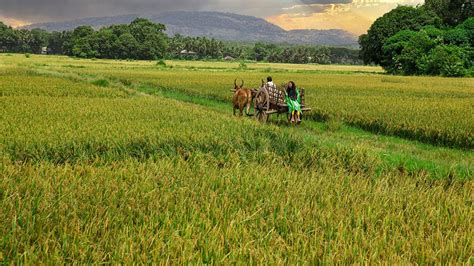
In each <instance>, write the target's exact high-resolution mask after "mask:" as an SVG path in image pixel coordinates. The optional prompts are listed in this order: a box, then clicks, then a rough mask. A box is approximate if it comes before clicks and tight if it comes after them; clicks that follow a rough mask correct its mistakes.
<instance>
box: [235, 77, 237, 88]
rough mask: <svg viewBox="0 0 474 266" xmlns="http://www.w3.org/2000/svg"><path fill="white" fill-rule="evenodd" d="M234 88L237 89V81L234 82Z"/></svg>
mask: <svg viewBox="0 0 474 266" xmlns="http://www.w3.org/2000/svg"><path fill="white" fill-rule="evenodd" d="M234 86H235V87H237V79H235V80H234Z"/></svg>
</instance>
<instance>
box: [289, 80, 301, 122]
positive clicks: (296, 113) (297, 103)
mask: <svg viewBox="0 0 474 266" xmlns="http://www.w3.org/2000/svg"><path fill="white" fill-rule="evenodd" d="M285 101H286V104H287V105H288V112H289V114H290V121H291V123H295V122H297V123H300V122H301V96H300V91H299V90H298V88H297V87H296V84H295V83H294V82H293V81H290V82H289V83H288V85H287V86H286V93H285Z"/></svg>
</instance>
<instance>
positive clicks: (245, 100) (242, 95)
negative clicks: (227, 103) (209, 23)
mask: <svg viewBox="0 0 474 266" xmlns="http://www.w3.org/2000/svg"><path fill="white" fill-rule="evenodd" d="M255 94H257V91H256V90H253V89H252V90H251V89H248V88H244V81H243V80H242V84H241V85H240V86H239V85H237V79H236V80H234V97H233V98H232V106H233V109H234V115H235V110H236V109H239V111H240V113H239V115H240V116H242V115H243V111H244V108H246V110H245V114H246V115H248V116H252V115H251V114H249V111H250V105H251V104H252V100H253V98H254V97H255Z"/></svg>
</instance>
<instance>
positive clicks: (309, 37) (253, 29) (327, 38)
mask: <svg viewBox="0 0 474 266" xmlns="http://www.w3.org/2000/svg"><path fill="white" fill-rule="evenodd" d="M137 17H143V18H148V19H150V20H151V21H154V22H157V23H162V24H165V25H166V29H167V30H166V32H167V34H168V35H169V36H174V35H175V34H181V35H184V36H193V37H196V36H204V37H208V38H215V39H218V40H223V41H241V42H258V41H264V42H273V43H287V44H305V45H331V46H352V47H355V46H357V36H355V35H353V34H351V33H349V32H347V31H344V30H339V29H331V30H289V31H287V30H284V29H282V28H280V27H278V26H277V25H274V24H272V23H270V22H268V21H266V20H264V19H261V18H256V17H252V16H244V15H238V14H233V13H222V12H198V11H189V12H188V11H173V12H164V13H160V14H157V15H149V14H148V15H146V14H145V15H140V14H131V15H120V16H113V17H96V18H84V19H77V20H71V21H62V22H49V23H38V24H31V25H27V26H24V27H22V28H25V29H33V28H40V29H45V30H47V31H64V30H71V29H74V28H76V27H78V26H81V25H90V26H92V27H94V28H95V29H99V28H101V27H105V26H109V25H112V24H128V23H130V22H131V21H133V20H134V19H135V18H137Z"/></svg>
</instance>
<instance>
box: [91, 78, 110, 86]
mask: <svg viewBox="0 0 474 266" xmlns="http://www.w3.org/2000/svg"><path fill="white" fill-rule="evenodd" d="M92 84H94V85H96V86H98V87H108V86H109V82H108V81H107V80H105V79H98V80H95V81H93V82H92Z"/></svg>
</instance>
